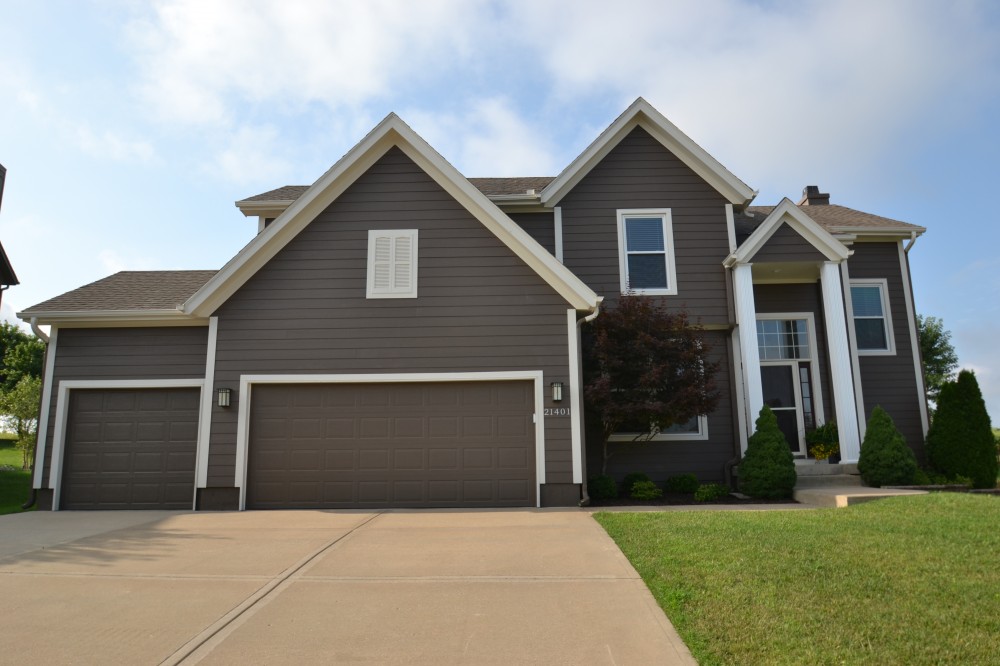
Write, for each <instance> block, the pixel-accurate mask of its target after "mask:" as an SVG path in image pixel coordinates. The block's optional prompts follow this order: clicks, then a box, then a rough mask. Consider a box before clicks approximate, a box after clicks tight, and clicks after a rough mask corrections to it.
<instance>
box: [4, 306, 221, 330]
mask: <svg viewBox="0 0 1000 666" xmlns="http://www.w3.org/2000/svg"><path fill="white" fill-rule="evenodd" d="M16 314H17V317H18V318H19V319H22V320H23V321H30V320H32V319H34V320H35V321H36V322H37V323H39V324H45V325H49V324H53V325H61V324H73V325H77V326H103V325H107V326H113V325H116V324H119V325H132V326H208V319H205V318H202V317H197V316H194V315H191V314H188V313H186V312H182V311H181V310H179V309H174V310H84V311H79V310H62V311H60V310H52V311H48V312H42V311H39V312H18V313H16Z"/></svg>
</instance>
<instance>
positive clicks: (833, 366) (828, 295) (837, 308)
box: [820, 261, 861, 463]
mask: <svg viewBox="0 0 1000 666" xmlns="http://www.w3.org/2000/svg"><path fill="white" fill-rule="evenodd" d="M820 286H821V287H822V290H823V315H824V318H825V319H826V344H827V347H828V354H827V355H828V357H829V359H830V384H831V385H832V386H833V404H834V410H835V411H836V413H837V432H838V433H839V434H840V455H841V458H842V461H843V462H845V463H856V462H857V461H858V456H859V455H860V454H861V438H860V430H859V429H858V412H857V401H856V400H855V397H854V376H853V372H852V370H851V350H850V346H849V345H848V343H847V328H848V325H847V317H846V315H845V312H844V297H843V294H842V293H841V291H840V289H841V284H840V269H839V268H838V266H837V264H836V263H834V262H832V261H825V262H823V264H822V265H821V266H820Z"/></svg>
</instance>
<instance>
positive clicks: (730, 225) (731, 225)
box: [726, 203, 736, 254]
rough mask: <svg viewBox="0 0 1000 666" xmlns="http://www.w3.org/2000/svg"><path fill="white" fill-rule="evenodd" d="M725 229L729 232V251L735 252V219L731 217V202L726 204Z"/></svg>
mask: <svg viewBox="0 0 1000 666" xmlns="http://www.w3.org/2000/svg"><path fill="white" fill-rule="evenodd" d="M726 230H727V231H728V232H729V253H730V254H732V253H733V252H736V221H735V220H734V219H733V204H731V203H727V204H726Z"/></svg>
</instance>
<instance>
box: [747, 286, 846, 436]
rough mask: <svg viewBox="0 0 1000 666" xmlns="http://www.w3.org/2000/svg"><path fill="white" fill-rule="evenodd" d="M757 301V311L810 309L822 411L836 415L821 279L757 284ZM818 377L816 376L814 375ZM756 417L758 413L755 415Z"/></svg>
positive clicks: (830, 415) (828, 419)
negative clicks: (814, 333) (814, 326)
mask: <svg viewBox="0 0 1000 666" xmlns="http://www.w3.org/2000/svg"><path fill="white" fill-rule="evenodd" d="M753 298H754V305H755V306H756V308H757V313H758V314H767V313H777V312H811V313H812V314H813V321H815V322H816V329H817V331H816V355H817V356H818V358H817V359H816V362H815V363H814V364H813V365H814V371H813V377H815V376H816V372H815V370H816V369H818V370H819V375H820V387H821V388H822V391H823V414H824V416H825V417H826V420H827V421H830V420H832V419H834V418H836V415H835V414H834V412H833V386H832V385H831V384H830V360H829V353H828V350H829V347H828V346H827V339H826V320H825V319H824V318H823V297H822V293H821V290H820V285H819V283H818V282H814V283H809V284H755V285H754V286H753ZM814 381H815V379H814ZM753 418H754V419H756V418H757V415H756V414H755V415H753Z"/></svg>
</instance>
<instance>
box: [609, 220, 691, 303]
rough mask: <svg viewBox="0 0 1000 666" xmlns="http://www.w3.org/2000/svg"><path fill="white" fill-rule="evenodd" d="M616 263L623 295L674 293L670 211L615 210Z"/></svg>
mask: <svg viewBox="0 0 1000 666" xmlns="http://www.w3.org/2000/svg"><path fill="white" fill-rule="evenodd" d="M618 261H619V271H620V275H621V289H622V293H625V292H628V291H631V292H632V293H636V294H648V295H653V296H656V295H660V296H670V295H675V294H676V293H677V271H676V269H675V266H674V238H673V225H672V222H671V218H670V209H658V210H653V209H634V210H632V209H630V210H619V211H618Z"/></svg>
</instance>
